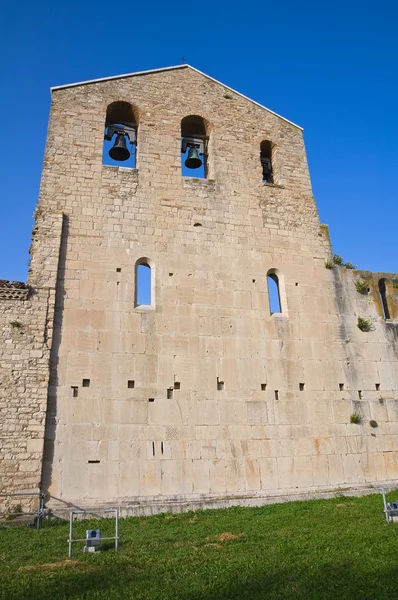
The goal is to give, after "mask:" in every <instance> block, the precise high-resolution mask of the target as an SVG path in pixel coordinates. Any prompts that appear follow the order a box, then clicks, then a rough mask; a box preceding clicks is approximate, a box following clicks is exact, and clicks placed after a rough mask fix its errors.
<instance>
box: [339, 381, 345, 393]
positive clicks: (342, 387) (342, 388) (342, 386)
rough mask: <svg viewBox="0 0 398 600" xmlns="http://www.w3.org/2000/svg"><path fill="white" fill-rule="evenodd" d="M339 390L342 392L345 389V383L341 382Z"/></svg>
mask: <svg viewBox="0 0 398 600" xmlns="http://www.w3.org/2000/svg"><path fill="white" fill-rule="evenodd" d="M339 390H340V392H342V391H343V390H344V383H339Z"/></svg>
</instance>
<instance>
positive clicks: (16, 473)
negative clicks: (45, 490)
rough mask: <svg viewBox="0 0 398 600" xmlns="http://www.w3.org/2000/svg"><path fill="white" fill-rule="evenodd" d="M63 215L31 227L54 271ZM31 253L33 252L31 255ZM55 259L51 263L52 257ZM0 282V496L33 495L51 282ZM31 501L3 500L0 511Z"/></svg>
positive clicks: (46, 371)
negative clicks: (44, 283)
mask: <svg viewBox="0 0 398 600" xmlns="http://www.w3.org/2000/svg"><path fill="white" fill-rule="evenodd" d="M61 222H62V216H60V215H58V216H56V217H55V218H53V219H52V225H51V228H50V229H48V228H46V227H45V226H44V224H43V223H42V227H41V229H40V234H39V233H38V232H37V229H36V227H35V229H34V231H33V244H34V245H35V244H37V243H38V245H39V248H38V249H37V252H36V258H37V259H38V258H39V256H40V257H41V258H42V259H43V263H42V264H43V265H44V266H46V267H48V274H49V273H50V271H51V264H50V263H51V262H53V268H52V271H53V273H54V272H55V273H56V271H57V263H58V252H59V239H60V232H61ZM32 251H33V250H32ZM51 254H53V257H54V258H53V260H52V261H51V259H50V255H51ZM34 283H35V282H34V280H33V279H31V280H30V284H29V285H28V284H24V283H20V282H8V281H4V280H2V281H0V340H1V341H0V492H1V493H4V494H7V493H14V492H22V491H23V492H37V491H38V489H39V486H40V484H41V473H42V462H43V444H44V428H45V420H46V412H47V396H48V383H49V374H50V370H49V363H50V348H51V344H52V333H53V314H54V302H55V279H54V280H53V285H52V286H51V287H36V286H34V285H33V284H34ZM15 504H21V505H22V507H23V508H28V507H36V506H37V499H35V498H33V497H18V498H12V497H10V498H1V499H0V510H1V509H4V508H7V507H9V506H13V505H15Z"/></svg>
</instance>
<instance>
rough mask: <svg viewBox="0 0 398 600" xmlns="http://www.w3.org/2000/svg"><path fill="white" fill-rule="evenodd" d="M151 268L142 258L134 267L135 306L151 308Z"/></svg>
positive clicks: (152, 282)
mask: <svg viewBox="0 0 398 600" xmlns="http://www.w3.org/2000/svg"><path fill="white" fill-rule="evenodd" d="M153 285H154V281H153V267H152V265H151V264H150V262H149V259H147V258H142V259H140V260H138V261H137V263H136V266H135V306H153Z"/></svg>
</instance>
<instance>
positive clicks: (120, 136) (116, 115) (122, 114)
mask: <svg viewBox="0 0 398 600" xmlns="http://www.w3.org/2000/svg"><path fill="white" fill-rule="evenodd" d="M137 123H138V121H137V117H136V111H135V110H134V109H133V107H132V105H131V104H129V103H128V102H112V104H110V105H109V106H108V108H107V111H106V120H105V134H104V148H103V153H102V164H104V165H111V166H121V165H123V166H124V167H127V168H130V169H135V167H136V154H137V152H136V150H137V128H138V125H137Z"/></svg>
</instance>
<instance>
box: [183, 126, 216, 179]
mask: <svg viewBox="0 0 398 600" xmlns="http://www.w3.org/2000/svg"><path fill="white" fill-rule="evenodd" d="M208 139H209V138H208V135H207V131H206V124H205V121H204V119H203V118H202V117H199V116H198V115H190V116H189V117H184V118H183V119H182V121H181V169H182V175H183V176H187V177H199V178H201V179H206V177H207V143H208Z"/></svg>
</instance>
